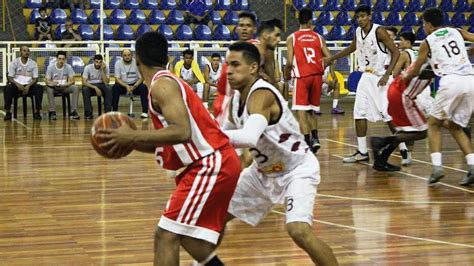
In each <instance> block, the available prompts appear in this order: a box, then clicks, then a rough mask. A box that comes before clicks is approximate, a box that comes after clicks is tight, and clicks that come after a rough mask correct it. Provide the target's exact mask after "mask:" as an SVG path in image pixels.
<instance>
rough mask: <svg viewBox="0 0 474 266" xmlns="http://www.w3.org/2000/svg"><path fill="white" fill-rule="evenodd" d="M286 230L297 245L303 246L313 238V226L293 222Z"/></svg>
mask: <svg viewBox="0 0 474 266" xmlns="http://www.w3.org/2000/svg"><path fill="white" fill-rule="evenodd" d="M286 229H287V231H288V234H289V235H290V237H291V238H292V239H293V240H294V241H295V242H296V243H297V244H303V243H306V242H308V241H309V240H310V239H311V237H312V234H313V232H312V230H311V226H310V225H309V224H307V223H304V222H292V223H288V224H287V225H286Z"/></svg>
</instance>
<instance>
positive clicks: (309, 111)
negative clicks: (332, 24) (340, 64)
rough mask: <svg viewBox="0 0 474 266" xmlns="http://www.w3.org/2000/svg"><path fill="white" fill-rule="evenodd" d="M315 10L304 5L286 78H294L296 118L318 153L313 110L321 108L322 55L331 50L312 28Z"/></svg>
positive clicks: (288, 44) (290, 46) (292, 37)
mask: <svg viewBox="0 0 474 266" xmlns="http://www.w3.org/2000/svg"><path fill="white" fill-rule="evenodd" d="M312 18H313V12H312V11H311V10H310V9H309V8H303V9H302V10H301V11H300V13H299V17H298V21H299V23H300V29H299V30H298V31H296V32H294V33H293V34H291V35H290V36H288V38H287V40H286V47H287V49H288V51H287V64H286V67H285V79H286V80H289V79H290V78H291V76H293V77H294V78H295V80H294V92H293V106H292V110H294V111H296V119H297V120H298V122H299V124H300V129H301V133H302V134H303V135H304V139H305V142H306V144H308V146H309V147H311V149H312V151H313V152H314V153H316V152H317V151H318V149H319V148H320V144H319V139H318V120H317V118H316V114H315V113H314V111H319V105H320V101H321V88H322V85H323V74H324V62H323V60H322V59H323V55H324V56H325V57H330V56H331V53H330V52H329V49H328V48H327V46H326V42H325V40H324V38H323V37H322V36H320V35H319V34H318V33H316V32H315V31H313V30H312V29H311V27H312V24H311V20H312Z"/></svg>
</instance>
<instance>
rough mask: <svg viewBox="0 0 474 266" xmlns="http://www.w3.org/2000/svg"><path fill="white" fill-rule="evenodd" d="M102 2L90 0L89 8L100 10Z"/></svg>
mask: <svg viewBox="0 0 474 266" xmlns="http://www.w3.org/2000/svg"><path fill="white" fill-rule="evenodd" d="M100 1H101V0H90V2H89V6H90V8H92V9H99V8H100Z"/></svg>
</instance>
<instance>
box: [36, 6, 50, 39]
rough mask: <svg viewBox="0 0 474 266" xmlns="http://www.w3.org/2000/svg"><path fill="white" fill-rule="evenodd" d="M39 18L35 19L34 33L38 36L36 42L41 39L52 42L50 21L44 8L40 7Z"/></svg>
mask: <svg viewBox="0 0 474 266" xmlns="http://www.w3.org/2000/svg"><path fill="white" fill-rule="evenodd" d="M39 13H40V17H39V18H37V19H36V21H35V24H36V33H37V34H38V41H42V40H43V39H48V40H50V41H52V40H53V37H52V36H51V20H50V18H49V16H48V14H47V13H46V8H45V7H40V9H39Z"/></svg>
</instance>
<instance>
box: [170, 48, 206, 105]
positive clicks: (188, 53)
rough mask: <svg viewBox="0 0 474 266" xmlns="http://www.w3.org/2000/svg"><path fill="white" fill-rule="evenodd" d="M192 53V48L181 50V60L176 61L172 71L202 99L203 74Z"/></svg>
mask: <svg viewBox="0 0 474 266" xmlns="http://www.w3.org/2000/svg"><path fill="white" fill-rule="evenodd" d="M193 57H194V53H193V51H192V50H189V49H187V50H184V51H183V60H181V61H178V62H177V63H176V65H175V66H174V73H175V74H176V76H178V77H180V78H181V79H182V80H184V81H185V82H186V83H188V85H189V86H191V87H192V88H193V89H194V91H195V92H197V94H198V96H199V97H200V98H201V99H202V97H203V90H204V83H206V81H205V80H204V76H203V75H202V72H201V69H199V65H198V63H197V62H196V61H195V60H194V59H193Z"/></svg>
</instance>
